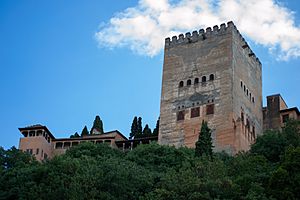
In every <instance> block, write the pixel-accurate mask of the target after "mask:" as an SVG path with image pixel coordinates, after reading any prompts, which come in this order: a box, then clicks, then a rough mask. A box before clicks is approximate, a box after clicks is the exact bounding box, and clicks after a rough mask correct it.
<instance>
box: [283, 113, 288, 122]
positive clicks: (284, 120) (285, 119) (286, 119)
mask: <svg viewBox="0 0 300 200" xmlns="http://www.w3.org/2000/svg"><path fill="white" fill-rule="evenodd" d="M289 119H290V116H289V114H285V115H282V122H283V123H286V122H287V121H289Z"/></svg>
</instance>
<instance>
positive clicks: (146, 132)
mask: <svg viewBox="0 0 300 200" xmlns="http://www.w3.org/2000/svg"><path fill="white" fill-rule="evenodd" d="M151 135H152V132H151V129H150V128H149V126H148V124H146V126H145V128H144V130H143V135H142V137H150V136H151Z"/></svg>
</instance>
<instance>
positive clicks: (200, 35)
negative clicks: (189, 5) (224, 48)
mask: <svg viewBox="0 0 300 200" xmlns="http://www.w3.org/2000/svg"><path fill="white" fill-rule="evenodd" d="M229 31H235V32H236V33H237V34H238V35H239V36H240V39H241V41H242V43H243V45H242V48H243V49H246V50H247V52H248V56H249V57H252V58H253V60H254V61H255V62H257V63H258V64H259V65H260V66H261V62H260V60H259V59H258V57H256V55H255V54H254V53H253V51H252V50H251V49H250V47H249V45H248V44H247V42H246V41H245V39H244V38H243V36H242V35H241V34H240V32H239V30H238V29H237V28H236V26H235V25H234V23H233V22H232V21H230V22H227V26H226V24H225V23H223V24H221V25H220V27H219V26H218V25H215V26H213V28H211V27H207V28H206V29H205V30H204V29H200V30H199V31H196V30H195V31H193V32H192V34H191V33H190V32H187V33H186V34H185V35H183V34H179V36H178V37H177V36H173V37H172V39H170V38H169V37H168V38H166V39H165V49H168V48H172V47H175V46H177V45H182V44H188V43H194V42H198V41H204V40H206V39H208V38H211V37H215V36H217V35H221V34H224V33H226V32H229Z"/></svg>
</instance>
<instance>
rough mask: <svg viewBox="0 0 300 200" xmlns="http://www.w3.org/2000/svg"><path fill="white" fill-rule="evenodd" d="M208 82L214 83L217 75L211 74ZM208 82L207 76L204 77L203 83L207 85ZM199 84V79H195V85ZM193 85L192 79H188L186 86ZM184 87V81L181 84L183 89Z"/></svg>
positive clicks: (202, 78)
mask: <svg viewBox="0 0 300 200" xmlns="http://www.w3.org/2000/svg"><path fill="white" fill-rule="evenodd" d="M208 80H209V81H213V80H215V75H214V74H210V75H209V77H208ZM206 81H207V77H206V76H202V77H201V82H202V83H205V82H206ZM198 83H199V78H195V79H194V85H196V84H198ZM190 85H192V80H191V79H188V80H187V81H186V86H190ZM183 86H184V81H180V82H179V87H183Z"/></svg>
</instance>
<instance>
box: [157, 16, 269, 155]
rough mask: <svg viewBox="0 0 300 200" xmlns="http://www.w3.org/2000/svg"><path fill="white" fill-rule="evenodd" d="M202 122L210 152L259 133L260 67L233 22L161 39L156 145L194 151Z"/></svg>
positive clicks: (243, 143)
mask: <svg viewBox="0 0 300 200" xmlns="http://www.w3.org/2000/svg"><path fill="white" fill-rule="evenodd" d="M202 120H205V121H207V122H208V125H209V127H210V128H211V129H212V138H213V143H214V146H215V151H222V150H225V151H226V152H228V153H230V154H235V153H237V152H238V151H241V150H248V149H249V147H250V144H251V143H253V142H254V140H255V138H256V136H257V135H258V134H261V133H262V123H263V122H262V78H261V63H260V61H259V60H258V58H257V57H256V56H255V54H254V53H253V52H252V51H251V49H250V48H249V46H248V44H247V43H246V42H245V40H244V38H243V37H242V36H241V34H240V33H239V31H238V30H237V28H236V27H235V25H234V24H233V22H228V23H227V26H226V25H225V24H221V26H220V27H218V26H214V27H213V29H211V28H206V30H203V29H201V30H200V31H199V32H198V31H194V32H193V33H192V34H190V33H186V34H185V36H184V35H183V34H180V35H179V37H178V38H177V37H176V36H173V37H172V40H170V38H166V40H165V49H164V64H163V80H162V92H161V106H160V133H159V138H158V142H159V144H166V145H174V146H176V147H181V146H187V147H195V142H196V141H197V140H198V136H199V129H200V126H201V123H202Z"/></svg>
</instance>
